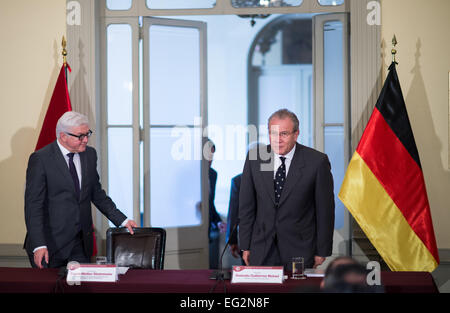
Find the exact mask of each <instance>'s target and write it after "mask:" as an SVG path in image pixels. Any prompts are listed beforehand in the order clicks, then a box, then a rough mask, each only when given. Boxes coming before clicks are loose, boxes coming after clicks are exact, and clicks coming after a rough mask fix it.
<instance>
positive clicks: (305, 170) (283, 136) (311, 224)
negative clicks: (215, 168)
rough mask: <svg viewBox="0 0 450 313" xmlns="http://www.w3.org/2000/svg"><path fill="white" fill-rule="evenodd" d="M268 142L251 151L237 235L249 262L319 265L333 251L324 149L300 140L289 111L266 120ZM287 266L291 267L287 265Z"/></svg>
mask: <svg viewBox="0 0 450 313" xmlns="http://www.w3.org/2000/svg"><path fill="white" fill-rule="evenodd" d="M268 127H269V140H270V145H269V146H267V147H265V148H264V149H261V148H259V150H258V151H249V153H248V155H247V159H246V161H245V165H244V170H243V174H242V181H241V188H240V195H239V219H240V224H239V239H240V245H241V249H242V250H243V255H242V257H243V259H244V261H245V263H246V264H247V265H257V266H258V265H267V266H275V265H278V266H280V265H281V266H287V265H288V264H289V263H290V261H291V259H292V257H303V258H304V265H305V267H308V268H310V267H317V266H318V265H320V264H322V263H323V262H324V260H325V258H326V257H327V256H329V255H331V252H332V243H333V229H334V194H333V177H332V175H331V167H330V162H329V161H328V157H327V155H326V154H323V153H321V152H319V151H316V150H314V149H311V148H309V147H306V146H303V145H301V144H299V143H297V138H298V136H299V121H298V118H297V116H296V115H295V114H294V113H292V112H290V111H289V110H286V109H282V110H279V111H277V112H275V113H273V114H272V115H271V116H270V118H269V121H268ZM288 268H289V267H288Z"/></svg>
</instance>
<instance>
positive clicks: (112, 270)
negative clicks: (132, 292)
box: [67, 262, 118, 285]
mask: <svg viewBox="0 0 450 313" xmlns="http://www.w3.org/2000/svg"><path fill="white" fill-rule="evenodd" d="M73 263H76V262H73ZM67 269H68V272H67V284H69V285H74V284H75V285H79V284H80V282H109V283H113V282H116V281H117V275H118V272H117V266H116V265H114V264H105V265H99V264H78V263H77V264H70V263H69V264H68V265H67Z"/></svg>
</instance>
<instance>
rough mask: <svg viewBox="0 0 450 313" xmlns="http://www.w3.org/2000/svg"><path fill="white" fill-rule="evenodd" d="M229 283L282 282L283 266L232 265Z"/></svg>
mask: <svg viewBox="0 0 450 313" xmlns="http://www.w3.org/2000/svg"><path fill="white" fill-rule="evenodd" d="M231 283H232V284H236V283H241V284H242V283H252V284H254V283H261V284H282V283H283V266H233V276H232V277H231Z"/></svg>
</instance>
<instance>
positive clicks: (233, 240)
mask: <svg viewBox="0 0 450 313" xmlns="http://www.w3.org/2000/svg"><path fill="white" fill-rule="evenodd" d="M241 177H242V174H239V175H236V176H234V177H233V178H232V179H231V192H230V202H229V205H228V217H227V236H226V242H228V243H229V245H230V252H231V254H232V255H233V256H234V257H235V258H239V257H241V251H240V249H239V245H238V230H237V224H238V220H239V190H240V189H241Z"/></svg>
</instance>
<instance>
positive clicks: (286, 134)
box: [270, 131, 295, 138]
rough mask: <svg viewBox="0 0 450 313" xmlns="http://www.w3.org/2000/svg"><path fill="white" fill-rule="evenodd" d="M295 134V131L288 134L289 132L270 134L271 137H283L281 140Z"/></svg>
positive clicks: (273, 132) (272, 132)
mask: <svg viewBox="0 0 450 313" xmlns="http://www.w3.org/2000/svg"><path fill="white" fill-rule="evenodd" d="M293 133H295V132H294V131H292V132H288V131H284V132H276V131H271V132H270V136H271V137H278V136H279V137H281V138H287V137H289V136H290V135H292V134H293Z"/></svg>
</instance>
